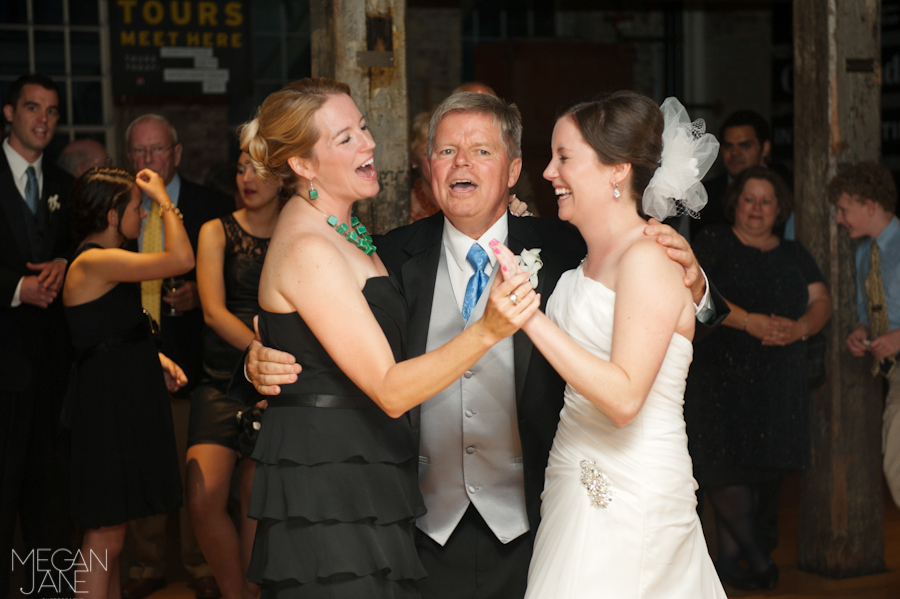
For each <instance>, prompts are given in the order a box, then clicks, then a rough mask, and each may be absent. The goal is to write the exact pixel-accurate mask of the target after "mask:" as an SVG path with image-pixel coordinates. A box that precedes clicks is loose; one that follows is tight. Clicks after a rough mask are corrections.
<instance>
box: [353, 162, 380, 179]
mask: <svg viewBox="0 0 900 599" xmlns="http://www.w3.org/2000/svg"><path fill="white" fill-rule="evenodd" d="M374 163H375V159H374V158H369V159H368V160H366V161H365V162H363V163H362V165H360V166H359V167H357V169H356V173H357V174H358V175H359V176H360V177H363V178H364V179H373V178H375V175H376V172H375V166H374Z"/></svg>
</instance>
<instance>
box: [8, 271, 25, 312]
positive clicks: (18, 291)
mask: <svg viewBox="0 0 900 599" xmlns="http://www.w3.org/2000/svg"><path fill="white" fill-rule="evenodd" d="M24 280H25V277H22V278H21V279H19V284H18V285H16V292H15V293H13V298H12V302H10V304H9V307H10V308H18V307H19V306H21V305H22V298H21V297H20V295H21V294H22V281H24Z"/></svg>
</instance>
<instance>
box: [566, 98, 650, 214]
mask: <svg viewBox="0 0 900 599" xmlns="http://www.w3.org/2000/svg"><path fill="white" fill-rule="evenodd" d="M559 118H561V119H562V118H570V119H572V122H573V123H575V126H576V127H578V130H579V131H580V132H581V136H582V137H583V138H584V141H585V142H586V143H587V144H588V145H589V146H591V148H593V149H594V152H595V153H596V154H597V158H599V160H600V162H601V163H603V164H606V165H612V164H624V163H629V164H631V193H632V196H633V199H634V201H635V202H636V204H637V207H638V212H639V213H641V214H643V211H642V210H641V208H640V207H641V199H642V197H643V195H644V189H646V188H647V184H648V183H650V179H651V178H652V177H653V173H655V172H656V169H657V168H658V167H659V160H660V156H661V155H662V149H663V142H662V133H663V128H664V126H665V123H664V121H663V116H662V112H660V110H659V106H657V105H656V102H654V101H653V100H651V99H650V98H648V97H647V96H645V95H643V94H639V93H637V92H633V91H627V90H623V91H617V92H614V93H611V94H604V95H601V96H597V97H596V98H593V99H591V100H587V101H584V102H579V103H577V104H575V105H574V106H571V107H570V108H567V109H565V110H563V112H562V113H561V114H560V116H559Z"/></svg>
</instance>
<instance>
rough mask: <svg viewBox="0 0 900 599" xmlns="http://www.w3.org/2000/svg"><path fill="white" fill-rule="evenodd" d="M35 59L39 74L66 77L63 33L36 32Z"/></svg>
mask: <svg viewBox="0 0 900 599" xmlns="http://www.w3.org/2000/svg"><path fill="white" fill-rule="evenodd" d="M34 58H35V65H36V68H37V72H38V73H41V74H44V75H65V74H66V55H65V51H64V49H63V34H62V31H35V32H34Z"/></svg>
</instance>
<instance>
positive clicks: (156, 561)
mask: <svg viewBox="0 0 900 599" xmlns="http://www.w3.org/2000/svg"><path fill="white" fill-rule="evenodd" d="M125 142H126V146H125V147H126V149H127V153H128V160H129V161H130V162H131V166H132V167H133V168H134V170H135V171H139V170H140V169H143V168H149V169H150V170H153V171H155V172H156V173H157V174H158V175H159V176H160V177H161V178H162V180H163V182H164V183H165V185H166V193H168V194H169V197H170V198H171V199H172V203H174V204H175V206H176V208H178V209H179V210H180V211H181V214H182V217H183V221H184V228H185V230H186V231H187V234H188V237H189V238H190V240H191V246H192V247H193V249H194V254H195V255H196V253H197V238H198V236H199V234H200V227H201V226H203V224H204V223H205V222H206V221H208V220H212V219H214V218H219V217H220V216H224V215H226V214H228V213H230V212H233V211H234V209H235V206H234V200H233V199H232V198H230V197H228V196H227V195H225V194H223V193H220V192H218V191H215V190H212V189H209V188H208V187H203V186H202V185H198V184H196V183H193V182H191V181H188V180H187V179H185V178H183V177H181V176H180V175H179V173H178V170H177V169H178V165H179V163H180V162H181V156H182V150H183V148H182V145H181V143H179V141H178V133H177V131H176V130H175V128H174V127H173V126H172V124H171V123H170V122H169V121H168V120H167V119H166V118H165V117H162V116H160V115H156V114H145V115H142V116H140V117H138V118H136V119H135V120H134V121H132V123H131V124H130V125H129V126H128V128H127V130H126V132H125ZM144 209H145V210H146V211H147V214H148V217H147V218H146V219H145V220H144V229H143V231H142V232H141V236H140V238H139V239H138V243H137V247H134V248H132V249H135V250H138V251H141V252H159V251H162V249H163V247H164V244H165V238H164V235H163V231H162V227H161V222H160V219H159V218H158V212H157V211H158V206H157V205H156V203H155V202H151V201H150V199H149V198H147V197H145V198H144ZM182 278H183V279H184V280H183V282H182V283H181V286H180V287H178V289H177V291H175V292H171V291H166V290H165V289H163V286H162V283H163V282H162V281H160V280H156V281H144V282H143V283H142V284H141V296H142V303H143V305H144V309H146V310H147V311H148V312H149V313H150V314H151V315H152V316H153V318H154V319H156V321H157V322H158V323H159V326H160V344H161V346H162V347H161V349H162V351H163V352H164V353H165V354H166V355H167V356H169V357H171V358H172V359H173V360H174V361H175V362H176V363H177V364H178V365H179V366H181V368H182V369H183V370H184V372H185V374H186V375H187V377H188V384H187V385H186V386H185V388H183V389H182V390H181V391H180V392H179V393H178V394H177V395H176V397H188V396H189V393H190V390H191V389H193V387H194V386H195V385H196V384H197V383H198V382H199V381H200V379H201V378H202V370H201V356H200V349H201V344H200V340H201V336H202V331H203V310H202V309H201V308H200V296H199V294H198V293H197V282H196V273H195V272H194V271H191V272H189V273H187V274H185V275H184V277H182ZM172 310H174V311H175V313H176V314H178V315H177V316H173V315H171V311H172ZM181 424H183V425H184V426H187V423H186V422H184V421H183V419H180V418H176V420H175V425H176V427H178V426H179V425H181ZM179 452H180V457H181V461H182V463H184V459H185V455H184V452H185V449H184V448H183V447H179ZM129 531H130V533H131V534H132V535H133V537H134V540H135V549H136V550H135V554H136V556H135V557H136V561H137V564H136V565H134V566H133V567H132V568H131V569H130V572H129V574H130V576H129V580H128V582H126V583H125V584H124V585H123V587H122V597H123V599H142V598H143V597H146V596H147V595H149V594H150V593H152V592H153V591H154V590H156V589H158V588H160V587H161V586H163V585H164V584H165V564H166V559H165V551H166V545H167V543H166V517H165V516H151V517H149V518H141V519H138V520H136V521H135V522H134V523H133V524H132V525H131V526H130V527H129ZM181 556H182V562H183V563H184V566H185V568H186V569H187V570H188V572H190V573H191V575H192V577H193V579H194V580H193V587H194V589H195V591H196V595H197V597H198V599H214V598H215V597H218V596H219V591H218V587H217V586H216V582H215V579H214V578H213V577H212V572H211V570H210V569H209V566H208V565H207V564H206V560H205V559H204V558H203V554H202V553H201V552H200V549H199V547H198V546H197V541H196V539H195V538H194V535H193V530H192V529H191V526H190V519H189V515H188V511H187V509H184V508H183V509H182V510H181Z"/></svg>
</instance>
